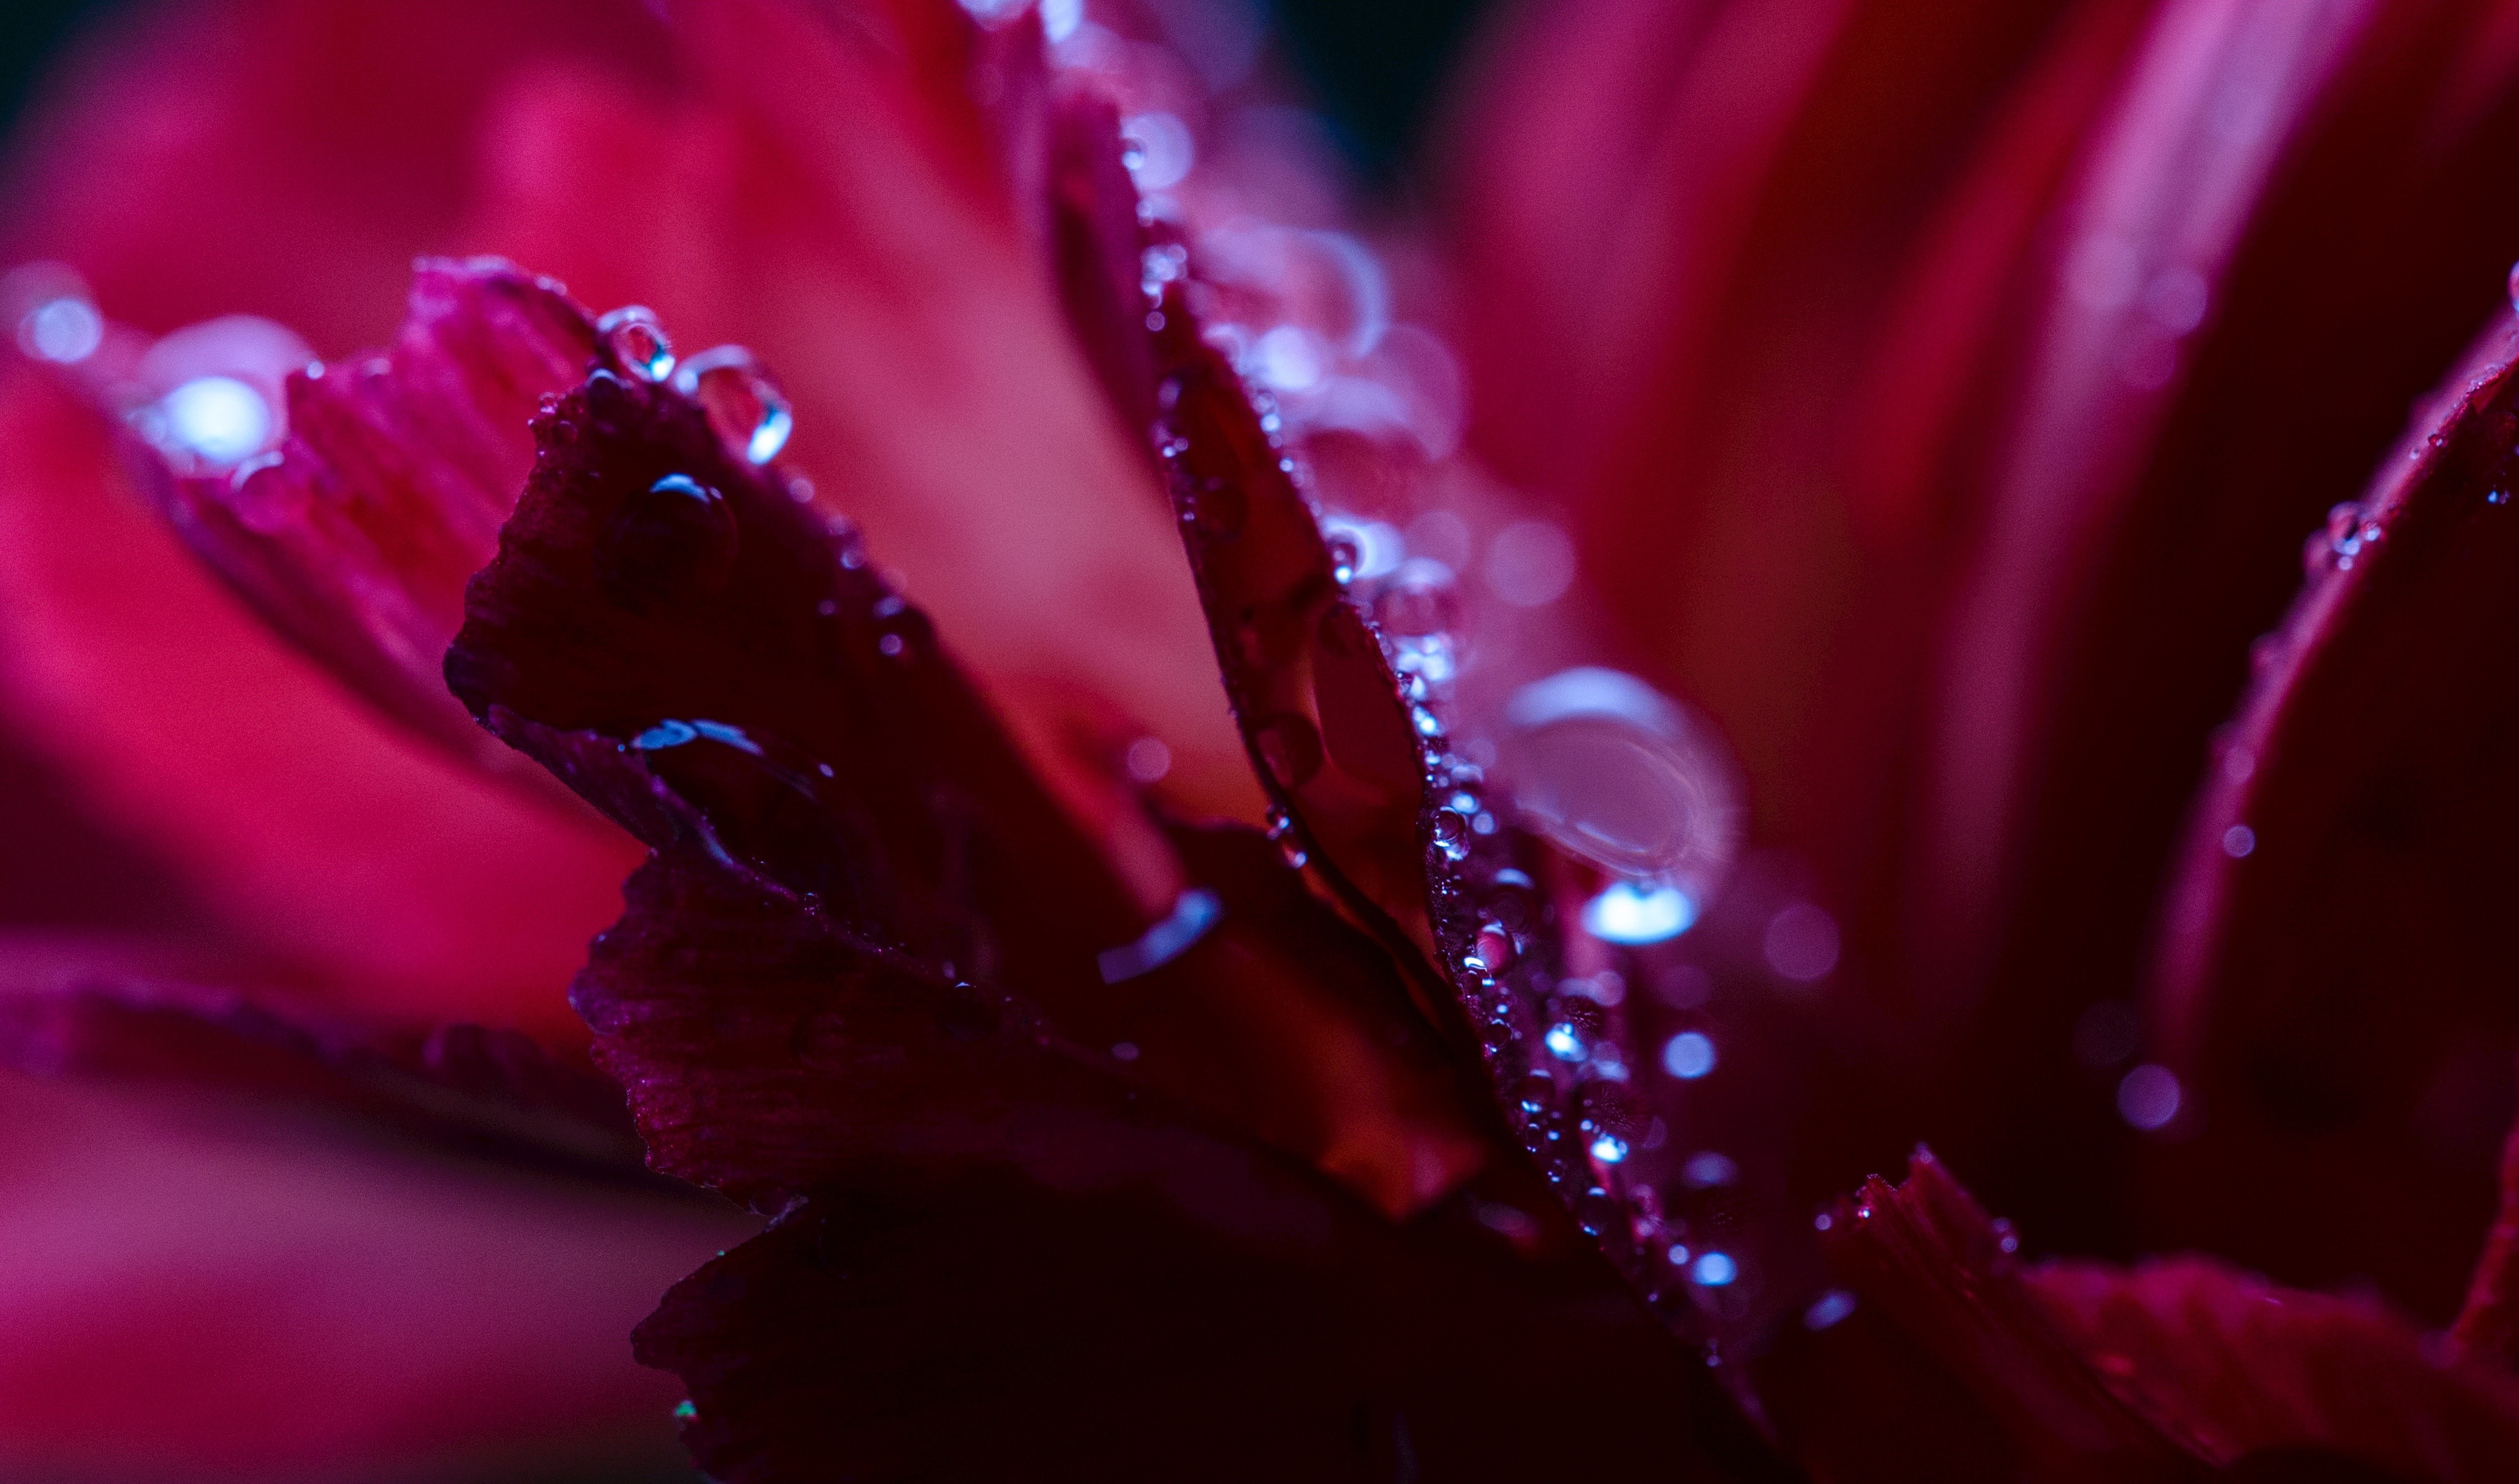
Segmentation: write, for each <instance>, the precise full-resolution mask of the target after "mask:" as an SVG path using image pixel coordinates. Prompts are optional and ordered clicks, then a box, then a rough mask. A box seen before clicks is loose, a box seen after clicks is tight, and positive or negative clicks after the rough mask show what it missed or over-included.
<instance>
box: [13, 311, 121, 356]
mask: <svg viewBox="0 0 2519 1484" xmlns="http://www.w3.org/2000/svg"><path fill="white" fill-rule="evenodd" d="M104 343H105V317H104V316H103V315H100V314H98V313H97V312H96V306H95V305H93V304H91V303H89V302H88V301H87V300H86V299H85V298H83V297H80V296H78V295H76V294H64V295H62V296H61V297H59V298H55V299H47V300H46V301H44V302H43V303H41V304H38V305H36V306H35V307H34V308H32V309H29V310H27V311H26V313H25V315H24V316H23V317H22V318H21V319H20V320H19V321H18V348H19V349H21V350H22V351H24V352H25V353H26V354H28V355H30V356H33V357H34V358H35V359H36V360H38V361H54V362H59V363H60V364H62V365H65V366H67V365H71V364H74V363H76V362H80V361H84V360H86V359H87V358H88V357H90V356H92V355H95V354H96V348H97V347H98V346H100V345H102V344H104Z"/></svg>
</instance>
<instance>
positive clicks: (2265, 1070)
mask: <svg viewBox="0 0 2519 1484" xmlns="http://www.w3.org/2000/svg"><path fill="white" fill-rule="evenodd" d="M2514 355H2519V327H2514V325H2513V323H2512V320H2511V317H2510V315H2509V313H2508V312H2507V311H2506V310H2505V311H2504V312H2503V313H2502V314H2501V315H2500V316H2498V317H2497V320H2496V323H2495V324H2494V325H2493V327H2492V328H2491V329H2490V330H2489V331H2488V332H2487V334H2486V335H2485V336H2484V337H2483V339H2482V340H2481V341H2480V342H2479V343H2478V344H2477V345H2476V346H2475V347H2474V349H2473V350H2472V351H2471V352H2470V353H2469V355H2468V356H2467V357H2466V359H2465V361H2464V363H2463V364H2462V365H2461V366H2460V367H2459V368H2458V370H2457V371H2454V372H2453V374H2452V375H2451V377H2450V378H2449V380H2448V381H2447V383H2446V384H2445V385H2444V387H2443V389H2442V391H2441V393H2440V394H2439V396H2438V398H2437V399H2436V400H2435V402H2434V403H2433V405H2432V406H2431V407H2430V408H2429V409H2428V410H2427V412H2426V413H2425V415H2421V416H2419V417H2417V418H2416V419H2415V423H2414V426H2413V429H2412V430H2411V431H2410V432H2409V434H2408V436H2407V438H2406V441H2405V443H2404V444H2403V445H2402V446H2401V447H2400V448H2399V449H2398V451H2397V452H2396V454H2395V456H2394V457H2393V458H2390V459H2389V461H2388V462H2387V463H2386V464H2385V465H2384V466H2383V467H2382V468H2381V469H2380V471H2379V474H2378V476H2377V479H2376V481H2375V482H2374V484H2373V485H2372V487H2371V490H2370V492H2369V494H2368V496H2367V497H2366V498H2365V499H2364V501H2362V502H2358V503H2355V504H2351V505H2346V506H2340V507H2338V509H2337V511H2336V512H2335V515H2334V517H2333V520H2332V522H2331V524H2330V525H2329V526H2328V527H2327V528H2325V529H2322V530H2320V531H2319V532H2318V533H2317V534H2315V535H2313V536H2312V537H2311V538H2310V546H2309V564H2310V567H2311V572H2312V576H2311V580H2310V583H2309V586H2308V588H2307V590H2305V591H2304V592H2303V593H2302V594H2301V596H2300V599H2299V601H2298V603H2297V604H2296V606H2295V607H2294V609H2293V611H2292V613H2291V615H2290V617H2289V618H2288V619H2286V620H2285V621H2284V623H2283V625H2282V627H2281V628H2280V629H2279V630H2278V631H2277V632H2276V633H2275V634H2273V635H2272V636H2270V637H2269V638H2267V639H2266V640H2264V641H2263V643H2262V644H2261V646H2260V648H2259V651H2258V653H2259V657H2260V662H2261V666H2262V668H2261V670H2260V674H2259V677H2258V680H2257V684H2256V688H2255V690H2254V691H2253V692H2252V694H2251V696H2250V698H2249V700H2248V702H2247V704H2246V706H2245V707H2244V709H2243V710H2242V711H2241V713H2240V716H2239V718H2238V720H2236V721H2235V722H2234V723H2233V724H2232V727H2231V729H2230V730H2229V732H2228V733H2227V739H2226V742H2225V745H2224V746H2223V748H2222V749H2221V751H2220V753H2219V759H2218V762H2219V765H2218V766H2217V767H2216V768H2215V769H2214V778H2213V787H2212V789H2211V791H2210V792H2209V793H2208V795H2207V797H2206V798H2205V800H2204V801H2203V803H2202V805H2201V807H2199V809H2198V811H2197V814H2196V816H2195V818H2194V820H2193V822H2192V827H2191V832H2190V834H2189V836H2188V841H2187V844H2186V848H2185V852H2184V860H2183V863H2182V870H2181V872H2180V876H2179V881H2178V886H2177V889H2176V895H2174V896H2173V898H2172V901H2171V906H2170V908H2169V910H2168V913H2167V916H2166V918H2165V920H2164V927H2165V934H2164V946H2163V952H2162V957H2161V960H2160V964H2159V968H2158V977H2157V981H2156V984H2155V991H2156V1000H2155V1004H2156V1007H2157V1010H2158V1019H2159V1026H2160V1035H2161V1041H2160V1045H2159V1048H2158V1049H2159V1052H2160V1054H2161V1056H2162V1058H2163V1059H2164V1060H2165V1061H2166V1063H2167V1064H2168V1065H2169V1066H2170V1067H2171V1068H2172V1069H2174V1070H2175V1071H2177V1072H2178V1073H2179V1074H2180V1075H2181V1076H2182V1077H2184V1078H2186V1079H2187V1080H2188V1084H2189V1086H2190V1088H2191V1089H2192V1090H2193V1092H2194V1093H2195V1094H2196V1095H2198V1096H2200V1098H2201V1100H2202V1103H2203V1109H2204V1113H2205V1119H2204V1125H2203V1130H2202V1133H2201V1134H2200V1136H2199V1137H2198V1138H2197V1139H2196V1140H2195V1141H2194V1142H2193V1143H2192V1144H2191V1145H2188V1146H2184V1147H2181V1148H2178V1149H2175V1150H2172V1151H2168V1152H2166V1153H2165V1154H2164V1157H2163V1161H2162V1162H2163V1166H2164V1168H2163V1178H2164V1181H2165V1185H2164V1188H2163V1189H2161V1190H2160V1191H2158V1192H2157V1193H2156V1194H2157V1196H2158V1197H2159V1198H2160V1199H2162V1200H2165V1201H2167V1202H2170V1203H2173V1205H2185V1204H2187V1203H2188V1202H2187V1200H2186V1197H2185V1196H2184V1195H2183V1194H2182V1193H2184V1192H2188V1191H2193V1190H2196V1189H2198V1188H2201V1187H2203V1186H2208V1185H2209V1186H2211V1187H2214V1188H2216V1189H2218V1190H2220V1191H2222V1192H2224V1193H2225V1194H2226V1204H2225V1205H2222V1206H2217V1207H2216V1208H2215V1209H2216V1211H2228V1212H2229V1213H2228V1214H2225V1215H2224V1216H2223V1219H2222V1221H2221V1222H2219V1223H2215V1222H2211V1221H2209V1220H2192V1221H2190V1223H2189V1229H2190V1230H2194V1231H2196V1232H2198V1233H2199V1235H2201V1236H2204V1237H2206V1238H2211V1239H2219V1240H2220V1241H2222V1242H2226V1243H2228V1244H2230V1248H2231V1249H2232V1250H2238V1251H2244V1252H2248V1253H2250V1254H2252V1255H2255V1254H2259V1253H2262V1254H2264V1255H2262V1256H2261V1257H2259V1258H2258V1260H2260V1261H2264V1262H2266V1263H2268V1264H2270V1265H2274V1266H2275V1271H2276V1273H2277V1274H2278V1276H2281V1277H2283V1278H2285V1279H2287V1280H2292V1281H2309V1282H2320V1281H2332V1280H2333V1279H2336V1278H2340V1277H2342V1276H2344V1275H2346V1274H2350V1273H2357V1272H2358V1273H2365V1274H2374V1275H2377V1276H2378V1277H2379V1278H2380V1279H2381V1281H2382V1282H2383V1283H2384V1284H2385V1285H2386V1286H2387V1287H2388V1288H2389V1289H2390V1290H2391V1291H2393V1292H2396V1293H2399V1294H2402V1295H2404V1297H2405V1298H2406V1299H2408V1300H2409V1301H2410V1302H2413V1303H2416V1304H2418V1305H2419V1306H2420V1307H2421V1309H2422V1310H2423V1311H2425V1312H2428V1313H2431V1314H2435V1315H2437V1316H2439V1317H2442V1318H2446V1317H2447V1316H2448V1314H2449V1313H2450V1312H2451V1310H2452V1308H2453V1305H2454V1304H2455V1302H2456V1297H2457V1292H2458V1288H2457V1286H2456V1279H2457V1275H2458V1274H2460V1273H2462V1272H2464V1271H2465V1269H2466V1265H2467V1263H2468V1261H2469V1259H2470V1258H2471V1257H2472V1256H2473V1254H2474V1252H2475V1251H2476V1248H2477V1244H2478V1243H2479V1241H2480V1240H2481V1238H2482V1236H2483V1233H2484V1228H2485V1224H2486V1222H2487V1220H2488V1219H2489V1216H2490V1213H2491V1210H2492V1200H2493V1189H2494V1187H2493V1181H2492V1170H2493V1158H2494V1156H2495V1154H2496V1153H2497V1135H2498V1134H2499V1133H2500V1132H2501V1130H2502V1129H2503V1128H2504V1127H2505V1126H2506V1123H2507V1119H2508V1117H2509V1108H2510V1094H2509V1089H2510V1085H2511V1083H2510V1067H2511V1057H2512V1046H2513V1044H2514V1042H2519V1007H2514V1006H2513V1004H2512V1002H2511V998H2510V995H2509V994H2508V992H2507V989H2508V985H2509V983H2510V982H2511V979H2512V976H2513V975H2514V974H2519V952H2514V949H2513V946H2512V942H2511V938H2510V935H2509V934H2508V933H2507V932H2506V931H2505V926H2504V919H2505V918H2506V915H2507V914H2506V912H2505V910H2504V908H2505V906H2506V904H2507V902H2508V900H2509V898H2510V895H2511V893H2512V892H2514V891H2519V871H2514V867H2513V865H2512V862H2511V857H2510V852H2509V850H2508V843H2509V840H2510V838H2511V832H2512V831H2513V830H2514V829H2519V785H2514V779H2519V767H2514V764H2519V706H2514V703H2513V701H2512V696H2513V695H2514V694H2519V649H2514V647H2513V646H2512V645H2511V644H2510V643H2509V642H2508V641H2507V634H2508V633H2509V626H2510V625H2511V624H2512V623H2513V622H2514V621H2515V620H2519V523H2514V522H2513V521H2512V520H2511V518H2510V517H2511V515H2512V514H2513V513H2514V512H2513V511H2512V510H2511V509H2509V508H2508V502H2509V501H2510V499H2511V494H2510V492H2511V491H2512V490H2513V489H2514V488H2519V461H2514V456H2513V452H2512V450H2513V445H2514V442H2519V374H2514V371H2513V370H2512V364H2513V357H2514ZM2479 1063H2480V1065H2478V1064H2479ZM2470 1067H2472V1068H2474V1070H2473V1071H2472V1072H2465V1071H2462V1070H2461V1069H2466V1068H2470ZM2312 1179H2314V1180H2317V1181H2319V1182H2320V1183H2321V1184H2325V1183H2329V1182H2334V1181H2339V1180H2340V1181H2342V1182H2344V1184H2345V1187H2346V1188H2349V1189H2351V1190H2353V1191H2354V1192H2355V1193H2356V1198H2355V1200H2356V1204H2357V1205H2358V1204H2359V1203H2360V1202H2363V1201H2370V1202H2375V1203H2376V1205H2377V1207H2378V1208H2379V1209H2381V1210H2384V1211H2386V1212H2387V1216H2386V1220H2385V1225H2384V1226H2383V1227H2379V1228H2377V1229H2373V1227H2372V1226H2371V1225H2369V1224H2367V1223H2364V1222H2361V1221H2352V1220H2338V1221H2332V1222H2328V1221H2318V1222H2301V1221H2299V1220H2298V1219H2297V1217H2296V1215H2294V1214H2293V1213H2291V1212H2289V1211H2286V1210H2283V1209H2281V1208H2280V1205H2279V1204H2277V1206H2276V1209H2274V1210H2272V1211H2269V1212H2267V1213H2266V1214H2265V1215H2264V1216H2260V1217H2256V1218H2254V1219H2251V1218H2249V1217H2248V1216H2246V1215H2245V1214H2243V1213H2244V1211H2245V1210H2246V1209H2247V1207H2249V1206H2250V1205H2253V1204H2256V1203H2257V1202H2263V1201H2274V1202H2285V1201H2287V1200H2288V1197H2289V1194H2290V1193H2292V1192H2296V1191H2298V1190H2299V1189H2301V1186H2300V1184H2299V1182H2300V1181H2303V1180H2312ZM2232 1191H2239V1192H2246V1193H2248V1194H2247V1196H2245V1197H2244V1198H2242V1199H2240V1200H2236V1201H2227V1194H2228V1193H2230V1192H2232ZM2232 1205H2235V1206H2236V1207H2237V1209H2236V1210H2235V1211H2230V1210H2229V1207H2230V1206H2232ZM2199 1214H2200V1215H2204V1216H2206V1217H2209V1216H2210V1215H2211V1214H2213V1213H2212V1212H2206V1213H2199Z"/></svg>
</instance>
